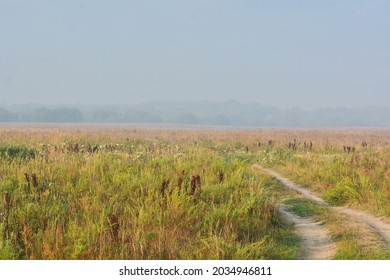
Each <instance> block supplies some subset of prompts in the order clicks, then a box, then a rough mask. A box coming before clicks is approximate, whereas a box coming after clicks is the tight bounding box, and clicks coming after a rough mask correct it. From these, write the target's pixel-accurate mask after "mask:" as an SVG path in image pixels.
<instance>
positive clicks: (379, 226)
mask: <svg viewBox="0 0 390 280" xmlns="http://www.w3.org/2000/svg"><path fill="white" fill-rule="evenodd" d="M254 167H255V168H258V169H260V170H262V171H264V172H266V173H268V174H269V175H271V176H273V177H275V178H276V179H277V180H278V181H280V182H281V183H283V184H284V185H285V186H287V187H289V188H290V189H293V190H295V191H296V192H298V193H300V194H302V195H303V196H305V197H306V198H308V199H310V200H312V201H314V202H315V203H317V204H319V205H322V206H326V207H329V208H331V209H333V210H334V211H337V212H338V213H341V214H344V215H347V216H348V217H350V218H352V219H353V220H355V221H357V222H360V223H364V224H366V225H368V226H369V227H370V228H371V230H372V231H373V232H375V233H376V234H378V235H380V236H381V237H382V238H383V239H384V241H385V242H386V244H387V247H388V248H390V224H387V223H385V222H383V221H382V220H381V219H380V218H377V217H374V216H372V215H370V214H368V213H366V212H363V211H359V210H355V209H351V208H348V207H333V206H331V205H329V204H328V203H327V202H325V201H324V200H323V199H321V198H319V197H318V196H316V195H315V194H313V193H312V192H311V191H309V190H307V189H305V188H303V187H301V186H299V185H297V184H295V183H293V182H291V181H290V180H288V179H286V178H285V177H283V176H282V175H280V174H279V173H277V172H275V171H273V170H270V169H267V168H264V167H262V166H260V165H258V164H255V165H254Z"/></svg>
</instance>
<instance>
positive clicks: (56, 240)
mask: <svg viewBox="0 0 390 280" xmlns="http://www.w3.org/2000/svg"><path fill="white" fill-rule="evenodd" d="M294 139H295V140H294ZM389 141H390V132H389V131H386V130H375V131H374V130H368V131H366V130H356V131H346V130H338V131H334V130H229V131H228V130H208V129H206V130H200V129H175V128H170V129H162V128H141V127H126V126H109V125H106V126H82V125H80V126H66V125H62V126H54V125H53V126H39V125H35V126H31V125H30V126H24V125H19V126H13V125H3V126H2V127H0V193H1V195H2V204H1V206H0V234H1V235H0V259H142V260H146V259H296V258H297V256H298V251H299V243H300V241H299V238H298V236H297V235H296V234H295V233H294V229H293V227H292V226H291V225H287V224H285V223H284V221H283V220H282V219H281V218H280V215H279V212H278V211H277V208H278V207H279V205H288V204H289V203H290V202H291V199H292V196H289V197H286V195H281V193H282V192H285V191H283V189H281V188H280V186H279V185H278V182H277V181H275V180H274V179H273V178H271V177H270V176H267V175H265V174H261V173H259V172H255V171H254V170H253V169H252V165H253V164H254V163H261V164H263V165H265V166H268V167H272V168H275V169H276V170H278V171H280V172H283V174H285V175H286V176H289V177H290V178H292V179H294V180H296V181H297V182H299V183H301V184H303V185H306V186H309V187H310V188H313V189H314V190H315V191H316V192H318V193H319V194H320V195H321V196H323V197H324V198H325V199H326V200H327V201H329V202H330V203H333V204H335V205H352V206H353V207H357V208H362V209H366V210H367V211H371V212H372V213H374V214H377V215H384V216H387V217H389V216H390V210H389V209H390V206H389V205H390V204H389V199H390V190H389V187H390V184H389V177H390V176H389V158H390V143H389ZM362 143H367V145H366V144H364V147H363V146H362ZM347 146H348V147H350V150H349V151H348V150H347V149H346V147H347ZM352 147H353V148H354V149H353V150H352ZM289 199H290V200H289ZM297 205H298V206H299V205H302V203H301V202H298V204H297ZM297 205H295V208H297V209H298V208H299V207H298V206H297ZM292 208H294V205H292ZM335 235H336V233H335ZM346 250H349V249H346ZM358 256H359V257H361V258H377V255H372V254H371V255H367V256H366V257H365V256H364V255H361V254H360V255H358ZM348 257H349V258H354V255H351V254H350V255H348ZM355 257H356V255H355ZM387 257H388V256H387V255H385V256H384V258H387ZM378 258H379V257H378ZM382 258H383V257H382Z"/></svg>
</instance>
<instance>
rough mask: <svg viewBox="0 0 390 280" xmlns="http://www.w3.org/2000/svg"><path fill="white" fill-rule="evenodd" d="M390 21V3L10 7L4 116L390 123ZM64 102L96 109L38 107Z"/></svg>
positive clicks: (0, 29)
mask: <svg viewBox="0 0 390 280" xmlns="http://www.w3.org/2000/svg"><path fill="white" fill-rule="evenodd" d="M389 13H390V2H389V1H383V0H370V1H367V0H359V1H356V0H347V1H322V2H318V1H316V2H311V1H302V0H298V1H285V0H283V1H252V0H248V1H222V0H215V1H206V0H200V1H182V0H180V1H179V0H172V1H137V0H133V1H123V0H119V1H115V3H112V1H92V0H81V1H46V0H38V1H25V0H12V1H10V0H0V40H1V48H0V61H1V63H0V104H4V106H2V108H3V109H2V113H1V114H2V117H1V119H2V121H4V120H7V119H8V120H11V121H18V120H21V121H45V120H48V121H65V120H66V121H81V120H82V121H87V122H91V121H98V122H111V121H112V122H125V121H126V122H133V121H136V122H184V123H213V124H234V125H236V124H245V125H270V126H273V125H281V126H316V125H325V126H329V125H331V126H333V125H336V126H339V125H342V126H346V125H347V126H348V125H358V126H370V125H374V126H383V125H388V123H389V122H388V119H389V118H388V113H386V110H387V109H386V108H388V107H390V68H389V65H390V53H389V50H390V36H389V28H388V26H390V20H389V16H388V15H389ZM202 100H209V101H210V103H208V102H206V103H204V102H202ZM228 100H237V101H238V102H240V104H241V105H240V104H238V103H234V102H227V101H228ZM155 101H169V102H167V103H163V104H158V103H155ZM213 102H217V103H213ZM226 102H227V103H226ZM12 104H41V105H37V106H14V107H12V106H11V105H12ZM56 104H65V105H66V104H91V105H93V107H92V106H91V107H86V108H84V107H81V106H72V105H66V106H65V105H64V106H60V107H69V108H76V109H79V110H80V113H81V115H80V114H79V113H78V112H76V111H72V112H65V111H63V110H62V111H61V112H52V111H45V110H44V109H41V110H38V111H36V110H37V108H38V107H42V108H49V107H50V108H51V107H53V106H54V107H57V106H55V105H56ZM102 104H107V105H109V106H100V105H102ZM115 104H139V105H136V106H128V107H125V106H114V105H115ZM259 104H262V105H259ZM263 105H264V106H263ZM203 107H205V108H203ZM225 107H226V108H225ZM378 107H380V108H379V109H376V108H378ZM278 108H280V109H278ZM291 108H300V109H291ZM321 108H333V109H321ZM343 108H345V109H343ZM353 108H355V109H353ZM358 108H362V109H358ZM4 109H6V110H7V111H4ZM98 109H99V110H98ZM10 112H11V116H9V114H10ZM137 112H138V113H137ZM14 113H15V114H16V115H14ZM57 113H58V114H57ZM73 113H74V114H73ZM56 114H57V115H61V114H62V115H65V117H61V116H57V117H55V116H54V115H56ZM67 114H70V115H71V116H68V117H66V115H67ZM180 114H181V117H179V115H180ZM49 115H53V116H49ZM386 120H387V121H386Z"/></svg>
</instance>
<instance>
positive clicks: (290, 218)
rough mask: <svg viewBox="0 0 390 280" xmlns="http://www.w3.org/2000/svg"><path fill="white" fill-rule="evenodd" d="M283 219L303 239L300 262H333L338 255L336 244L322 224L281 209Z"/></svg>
mask: <svg viewBox="0 0 390 280" xmlns="http://www.w3.org/2000/svg"><path fill="white" fill-rule="evenodd" d="M279 212H280V214H281V217H282V219H284V220H285V221H286V222H287V223H289V224H293V225H294V226H295V229H296V231H297V234H298V235H299V236H300V238H301V249H300V254H299V257H298V258H299V259H300V260H331V259H334V257H335V255H336V244H335V243H334V242H332V241H331V238H330V237H329V233H328V230H327V229H326V228H325V227H324V226H323V225H322V223H321V222H315V221H313V220H312V219H309V218H302V217H299V216H298V215H296V214H294V213H291V212H289V211H287V210H286V209H285V208H283V207H280V208H279Z"/></svg>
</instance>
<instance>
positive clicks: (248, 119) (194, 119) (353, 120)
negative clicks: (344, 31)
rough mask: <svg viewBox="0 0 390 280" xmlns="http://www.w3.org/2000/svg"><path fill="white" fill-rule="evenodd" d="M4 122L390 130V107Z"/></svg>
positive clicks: (81, 109) (139, 113)
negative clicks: (374, 128)
mask: <svg viewBox="0 0 390 280" xmlns="http://www.w3.org/2000/svg"><path fill="white" fill-rule="evenodd" d="M0 122H43V123H129V124H131V123H133V124H134V123H136V124H159V125H172V124H173V125H175V124H178V125H184V126H186V125H187V126H189V125H200V126H205V125H211V126H232V127H298V128H299V127H304V128H316V127H390V107H379V106H377V107H362V108H341V107H339V108H337V107H335V108H322V109H316V110H303V109H299V108H289V109H281V108H278V107H276V106H265V105H261V104H259V103H240V102H237V101H227V102H211V101H200V102H148V103H140V104H137V105H109V106H108V105H105V106H103V105H101V106H96V105H95V106H94V105H83V106H81V105H72V106H64V105H62V106H47V105H39V104H27V105H13V106H4V105H3V106H0Z"/></svg>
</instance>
